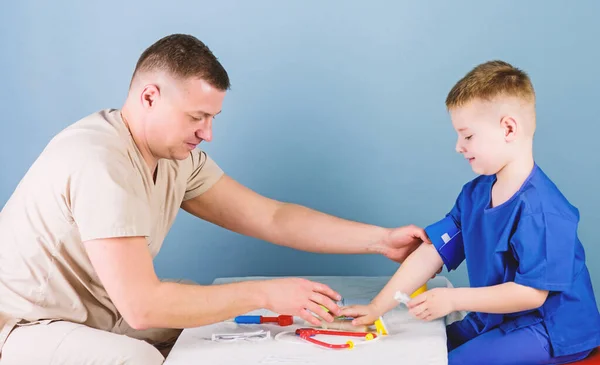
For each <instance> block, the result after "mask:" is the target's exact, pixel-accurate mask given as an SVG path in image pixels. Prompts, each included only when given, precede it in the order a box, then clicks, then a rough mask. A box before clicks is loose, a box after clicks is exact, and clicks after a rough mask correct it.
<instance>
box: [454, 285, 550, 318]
mask: <svg viewBox="0 0 600 365" xmlns="http://www.w3.org/2000/svg"><path fill="white" fill-rule="evenodd" d="M453 293H454V295H453V298H452V300H453V302H454V308H455V310H458V311H468V312H483V313H515V312H520V311H524V310H529V309H534V308H539V307H540V306H541V305H542V304H544V301H545V300H546V297H547V296H548V292H547V291H545V290H539V289H534V288H531V287H528V286H523V285H520V284H516V283H514V282H509V283H503V284H499V285H494V286H488V287H482V288H456V289H454V290H453Z"/></svg>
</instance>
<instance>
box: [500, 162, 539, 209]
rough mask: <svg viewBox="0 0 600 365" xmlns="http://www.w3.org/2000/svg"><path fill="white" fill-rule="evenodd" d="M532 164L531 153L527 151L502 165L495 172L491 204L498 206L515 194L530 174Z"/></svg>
mask: <svg viewBox="0 0 600 365" xmlns="http://www.w3.org/2000/svg"><path fill="white" fill-rule="evenodd" d="M534 164H535V162H534V159H533V153H532V152H531V151H528V153H524V154H523V155H522V157H520V158H518V159H516V160H513V161H511V162H509V163H508V164H507V165H506V166H504V168H502V170H500V171H499V172H498V173H497V174H496V183H495V184H494V187H493V188H492V206H498V205H500V204H502V203H504V202H506V201H507V200H509V199H510V198H511V197H512V196H513V195H515V194H516V193H517V191H519V189H520V188H521V186H523V183H524V182H525V180H527V178H528V177H529V175H530V174H531V171H532V170H533V167H534Z"/></svg>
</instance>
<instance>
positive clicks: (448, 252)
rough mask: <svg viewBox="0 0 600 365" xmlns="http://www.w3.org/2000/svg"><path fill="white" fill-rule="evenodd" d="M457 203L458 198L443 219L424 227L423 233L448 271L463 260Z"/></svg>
mask: <svg viewBox="0 0 600 365" xmlns="http://www.w3.org/2000/svg"><path fill="white" fill-rule="evenodd" d="M459 201H460V196H459V198H458V199H457V201H456V204H455V205H454V207H453V208H452V210H451V211H450V213H449V214H448V215H446V217H445V218H444V219H442V220H440V221H438V222H436V223H433V224H431V225H429V226H427V227H425V233H427V236H428V237H429V239H430V240H431V243H433V245H434V246H435V248H436V249H437V251H438V253H439V254H440V257H441V258H442V261H443V262H444V265H445V266H446V269H447V270H448V271H451V270H455V269H456V268H457V267H458V266H460V264H461V263H462V262H463V261H464V260H465V247H464V242H463V237H462V231H461V228H460V208H459V207H460V205H459Z"/></svg>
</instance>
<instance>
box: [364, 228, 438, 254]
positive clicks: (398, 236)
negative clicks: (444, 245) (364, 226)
mask: <svg viewBox="0 0 600 365" xmlns="http://www.w3.org/2000/svg"><path fill="white" fill-rule="evenodd" d="M423 242H427V243H431V241H430V240H429V237H427V234H426V233H425V230H424V229H422V228H419V227H417V226H414V225H410V226H405V227H400V228H393V229H389V230H388V233H387V234H386V235H385V236H384V237H383V238H382V239H381V240H380V241H379V242H377V243H376V245H375V251H376V252H378V253H380V254H382V255H384V256H385V257H387V258H389V259H390V260H393V261H396V262H398V263H402V262H403V261H404V260H405V259H406V258H407V257H408V255H410V254H411V253H412V252H413V251H414V250H416V249H417V247H419V245H420V244H421V243H423Z"/></svg>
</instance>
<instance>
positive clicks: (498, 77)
mask: <svg viewBox="0 0 600 365" xmlns="http://www.w3.org/2000/svg"><path fill="white" fill-rule="evenodd" d="M501 95H503V96H512V97H517V98H519V99H522V100H524V101H526V102H530V103H532V104H534V105H535V92H534V90H533V85H532V84H531V80H530V79H529V76H528V75H527V74H526V73H525V72H524V71H522V70H519V69H518V68H516V67H513V66H512V65H510V64H509V63H506V62H504V61H489V62H486V63H482V64H480V65H478V66H477V67H475V68H474V69H472V70H471V71H470V72H469V73H468V74H466V75H465V76H464V77H463V78H462V79H460V80H459V81H458V82H457V83H456V85H454V87H453V88H452V90H450V92H449V93H448V96H447V97H446V107H447V108H448V109H451V108H456V107H460V106H463V105H465V104H466V103H468V102H470V101H473V100H474V99H483V100H488V101H489V100H492V99H494V98H495V97H497V96H501Z"/></svg>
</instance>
